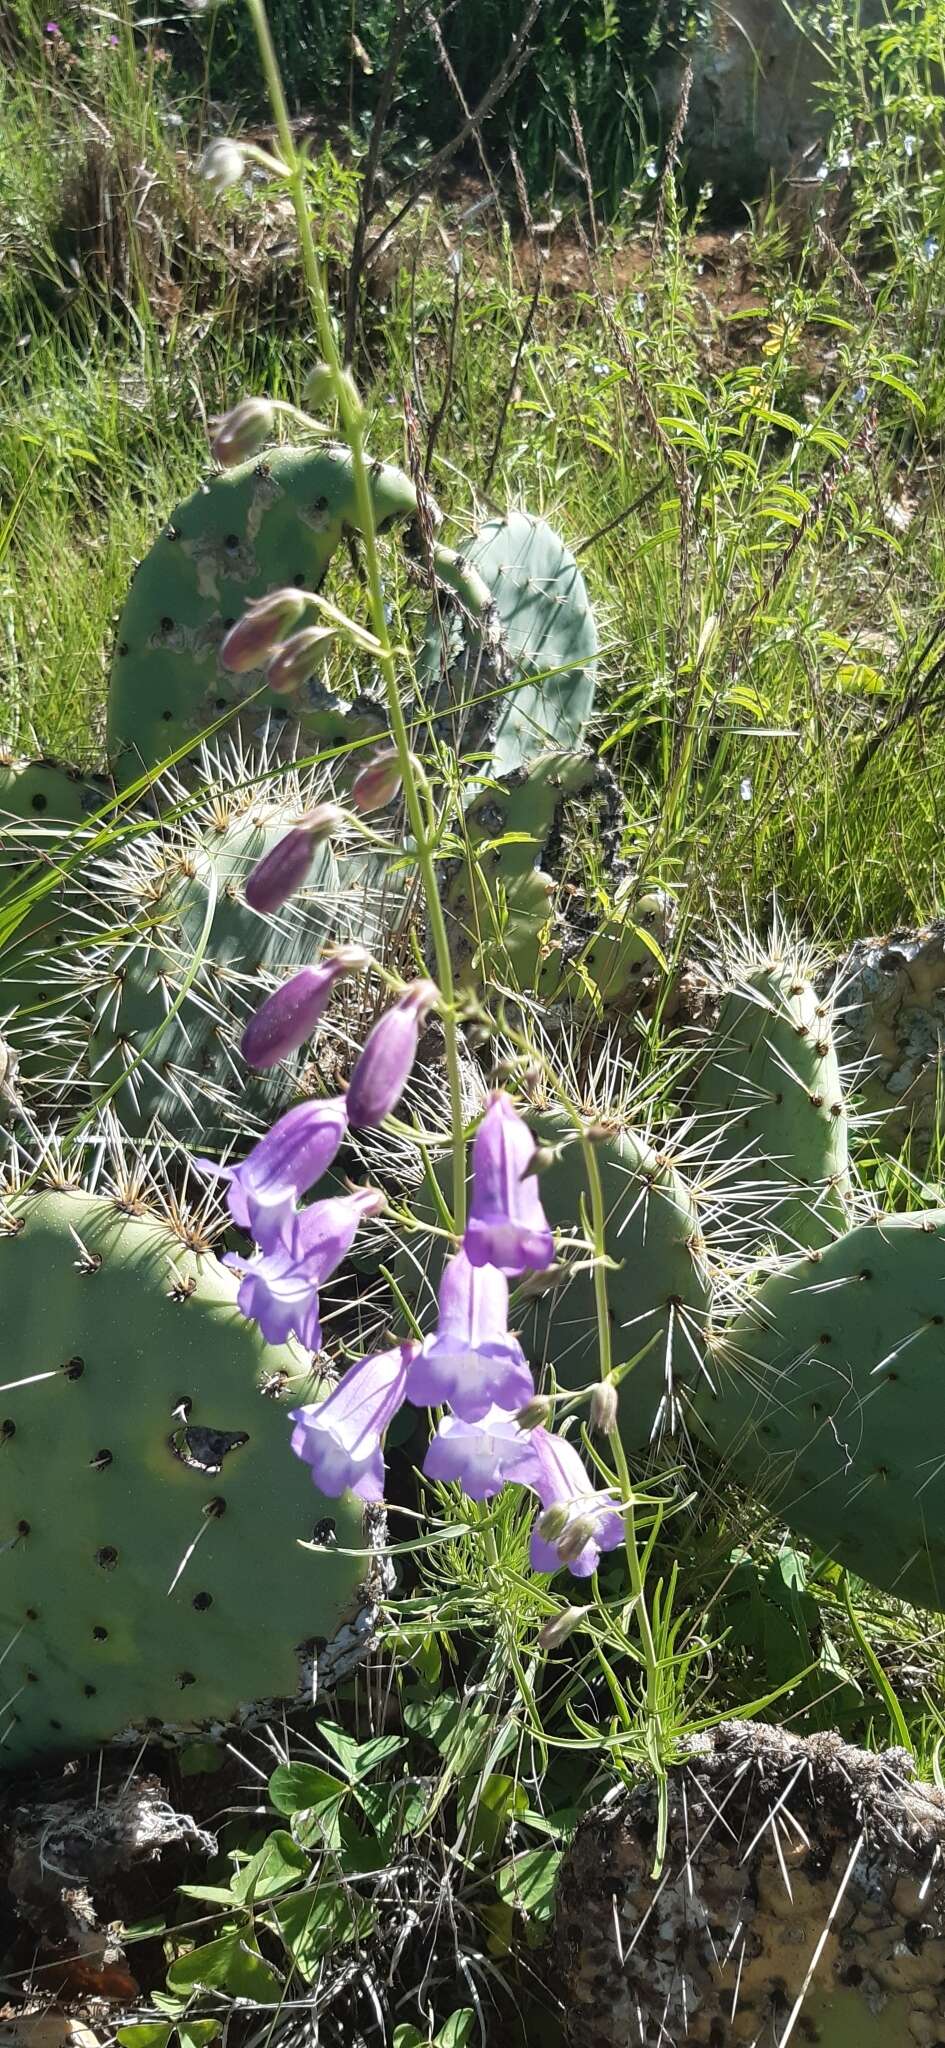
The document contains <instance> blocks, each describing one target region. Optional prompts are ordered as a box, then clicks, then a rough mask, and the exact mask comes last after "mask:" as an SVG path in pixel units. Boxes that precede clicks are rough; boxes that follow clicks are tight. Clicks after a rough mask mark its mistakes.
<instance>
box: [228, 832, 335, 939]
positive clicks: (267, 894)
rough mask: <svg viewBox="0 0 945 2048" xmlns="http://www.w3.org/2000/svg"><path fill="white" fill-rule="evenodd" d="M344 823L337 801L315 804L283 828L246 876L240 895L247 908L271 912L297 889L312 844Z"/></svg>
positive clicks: (308, 864) (305, 872)
mask: <svg viewBox="0 0 945 2048" xmlns="http://www.w3.org/2000/svg"><path fill="white" fill-rule="evenodd" d="M343 824H344V812H343V811H341V810H339V808H338V805H337V804H316V806H315V809H314V810H312V811H309V812H307V813H306V816H305V817H304V818H302V819H301V820H300V822H299V824H298V825H295V826H293V828H292V831H291V832H286V833H285V834H284V836H283V838H281V839H280V840H279V841H278V842H277V844H276V845H275V846H274V847H272V849H271V851H270V852H269V853H264V854H263V857H262V860H258V861H257V862H256V866H255V867H254V868H253V870H252V873H251V874H250V875H249V876H248V877H247V881H246V886H245V888H244V890H243V895H244V896H245V898H246V901H247V903H248V904H249V907H250V910H258V911H260V912H261V914H262V915H263V916H271V914H272V912H273V911H274V910H281V909H282V905H283V904H284V903H288V900H289V897H290V896H294V894H295V891H296V889H300V888H301V886H302V883H303V882H304V881H305V879H306V876H307V875H308V871H309V868H310V867H311V865H312V859H313V857H314V853H315V848H316V846H318V845H319V843H320V842H321V840H323V839H328V838H329V837H330V835H331V834H332V833H333V832H337V831H338V830H339V828H340V826H342V825H343Z"/></svg>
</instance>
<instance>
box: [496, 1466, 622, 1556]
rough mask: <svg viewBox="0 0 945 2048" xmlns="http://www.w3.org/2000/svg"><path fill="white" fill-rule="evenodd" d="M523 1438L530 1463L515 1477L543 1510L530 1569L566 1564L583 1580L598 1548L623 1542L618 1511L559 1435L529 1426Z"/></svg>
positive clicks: (609, 1548)
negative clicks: (529, 1490) (529, 1489)
mask: <svg viewBox="0 0 945 2048" xmlns="http://www.w3.org/2000/svg"><path fill="white" fill-rule="evenodd" d="M529 1443H530V1446H531V1450H532V1454H533V1458H534V1464H533V1466H532V1467H531V1468H530V1470H526V1469H525V1468H524V1467H523V1468H522V1469H521V1473H520V1474H516V1475H515V1476H516V1477H519V1476H520V1478H521V1483H522V1485H523V1486H530V1487H531V1488H532V1490H533V1492H535V1493H537V1495H538V1498H539V1500H540V1502H541V1505H542V1509H543V1511H544V1512H543V1513H542V1514H540V1515H539V1516H538V1519H537V1521H536V1523H535V1526H534V1528H533V1530H532V1540H531V1565H532V1570H533V1571H536V1572H557V1571H560V1570H561V1568H562V1565H567V1567H568V1570H569V1571H570V1572H572V1573H573V1575H574V1577H575V1578H576V1579H589V1578H590V1576H591V1573H592V1572H596V1570H597V1567H598V1565H599V1563H600V1557H601V1552H602V1551H604V1550H617V1549H618V1548H619V1546H620V1544H621V1543H622V1542H623V1539H624V1522H623V1516H622V1515H621V1514H619V1513H618V1511H617V1509H616V1508H615V1507H614V1505H613V1503H612V1501H610V1500H608V1498H607V1495H606V1494H603V1493H598V1492H597V1490H596V1488H595V1487H594V1486H593V1485H592V1483H591V1480H590V1478H589V1476H588V1473H587V1472H586V1471H585V1468H584V1464H583V1462H582V1460H581V1458H580V1457H579V1455H578V1453H577V1451H576V1450H575V1448H574V1445H573V1444H569V1443H568V1442H567V1440H566V1438H565V1437H562V1436H555V1435H553V1434H552V1432H551V1431H550V1430H547V1429H533V1430H532V1433H531V1436H530V1438H529Z"/></svg>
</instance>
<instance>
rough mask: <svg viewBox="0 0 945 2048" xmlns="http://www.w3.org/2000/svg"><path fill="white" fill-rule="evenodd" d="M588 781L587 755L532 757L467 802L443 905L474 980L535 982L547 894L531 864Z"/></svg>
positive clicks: (590, 762)
mask: <svg viewBox="0 0 945 2048" xmlns="http://www.w3.org/2000/svg"><path fill="white" fill-rule="evenodd" d="M595 779H596V763H595V761H594V759H593V756H592V755H590V754H584V753H546V754H540V755H539V756H538V758H537V759H536V760H534V761H533V762H532V763H531V764H530V766H529V769H528V771H527V773H526V771H525V770H524V769H521V768H520V769H518V770H516V771H515V772H514V773H512V774H510V775H506V776H504V777H502V778H501V779H497V780H492V779H491V778H490V781H489V783H488V785H487V786H486V787H485V788H484V789H482V790H481V791H480V792H479V793H478V794H477V795H476V797H475V798H474V801H473V802H472V803H471V804H470V806H469V808H468V810H467V812H466V820H465V822H466V831H467V833H468V838H469V849H470V851H469V856H468V858H466V859H464V860H462V861H460V862H458V863H457V865H456V867H455V869H454V871H453V874H452V876H451V878H450V881H449V883H448V886H447V891H446V904H447V907H448V909H449V912H450V916H451V921H452V927H453V932H454V953H455V956H456V959H457V962H458V963H459V964H465V963H466V962H467V961H468V962H469V963H470V964H471V965H472V968H473V971H474V972H475V973H476V975H477V976H478V977H479V978H481V979H484V980H488V979H490V978H492V977H493V976H498V977H499V978H502V977H503V976H505V977H508V976H510V975H511V976H512V977H514V981H515V984H516V985H517V986H518V987H520V988H534V987H535V985H536V983H537V980H538V974H539V966H540V963H541V961H542V959H543V957H544V956H545V954H546V952H547V950H548V948H547V947H546V946H543V945H542V935H543V932H544V931H545V928H546V927H547V926H548V925H549V922H550V920H551V918H552V915H553V904H552V898H553V895H554V881H553V878H552V876H551V875H549V874H547V873H546V872H545V870H544V869H543V867H542V866H540V865H538V863H539V862H540V860H541V856H542V854H543V851H544V850H545V847H546V845H547V843H548V841H549V839H550V838H551V837H552V836H553V834H554V832H555V830H556V823H557V819H558V817H559V814H560V812H561V810H562V807H563V806H564V805H565V804H566V802H567V800H568V798H569V797H572V796H576V795H578V794H580V793H582V792H585V791H588V790H589V789H591V788H592V787H593V785H594V783H595ZM558 978H560V969H559V976H558Z"/></svg>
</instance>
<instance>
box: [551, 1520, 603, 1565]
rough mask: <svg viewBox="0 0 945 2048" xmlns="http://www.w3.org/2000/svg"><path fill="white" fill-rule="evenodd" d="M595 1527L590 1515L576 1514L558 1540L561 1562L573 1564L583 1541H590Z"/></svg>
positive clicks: (582, 1547)
mask: <svg viewBox="0 0 945 2048" xmlns="http://www.w3.org/2000/svg"><path fill="white" fill-rule="evenodd" d="M595 1534H596V1529H595V1525H594V1523H593V1521H592V1520H591V1517H590V1515H578V1516H577V1518H576V1520H575V1521H573V1522H570V1523H569V1524H568V1527H567V1528H566V1529H565V1532H564V1535H563V1536H560V1537H559V1538H558V1539H557V1540H558V1556H559V1557H560V1559H561V1562H562V1564H574V1563H576V1561H577V1559H578V1558H579V1557H580V1555H581V1552H582V1550H583V1549H584V1545H585V1543H590V1541H591V1538H592V1537H593V1536H594V1535H595Z"/></svg>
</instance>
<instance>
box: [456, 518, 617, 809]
mask: <svg viewBox="0 0 945 2048" xmlns="http://www.w3.org/2000/svg"><path fill="white" fill-rule="evenodd" d="M459 561H460V562H461V564H462V565H463V566H464V567H465V568H467V569H469V570H472V571H475V574H476V576H477V577H478V578H479V579H481V581H482V583H483V584H484V585H485V586H486V588H487V590H488V592H489V594H490V597H491V607H490V610H489V611H488V613H486V614H485V615H478V614H477V615H476V616H470V615H469V613H468V612H467V613H466V615H465V617H460V616H459V615H457V614H456V613H450V612H449V611H447V614H446V616H445V618H444V615H443V612H442V609H441V608H438V609H437V611H436V613H435V615H434V617H433V618H432V619H431V621H430V624H429V626H428V629H427V635H426V640H425V644H424V648H423V652H422V654H421V657H420V662H419V664H418V676H419V680H420V683H421V693H422V701H423V703H424V705H425V706H426V705H427V704H428V703H429V701H430V699H431V697H432V701H433V703H434V705H435V706H436V707H438V708H439V709H440V710H441V711H442V712H445V713H446V718H445V720H444V734H445V736H446V737H447V738H449V739H450V740H452V741H453V743H454V744H459V745H461V746H462V749H463V751H464V752H468V751H470V750H473V751H476V752H484V753H485V754H486V755H487V756H488V757H489V759H490V772H491V774H492V775H493V776H495V777H496V778H499V777H501V776H504V775H509V774H511V773H512V772H513V771H515V770H520V769H521V768H522V767H523V766H525V765H528V764H530V763H531V762H532V761H533V760H534V758H535V756H536V755H538V754H542V753H545V752H546V751H547V750H548V749H549V748H557V749H560V750H562V751H566V750H569V749H572V748H575V747H578V746H579V745H580V743H581V739H582V736H583V733H584V729H585V726H586V724H587V721H588V719H589V718H590V715H591V712H592V710H593V706H594V690H595V686H596V676H597V651H598V637H597V627H596V625H595V622H594V614H593V612H592V610H591V607H590V603H589V601H588V595H587V590H586V588H585V584H584V578H583V576H582V575H581V571H580V569H579V568H578V566H577V563H576V562H575V560H574V556H573V555H572V554H571V553H570V552H569V550H568V549H567V548H566V547H565V544H564V542H563V541H562V540H560V539H559V537H558V535H557V534H556V533H553V532H552V530H551V528H550V527H549V526H546V525H545V523H544V521H543V520H541V519H532V518H531V517H530V516H529V515H528V514H527V513H524V512H510V513H509V514H508V516H507V517H506V518H505V519H490V520H488V521H487V522H486V524H485V525H484V526H482V527H480V529H479V531H478V533H476V534H475V535H474V537H473V539H472V540H471V541H469V542H468V543H467V544H466V546H464V547H463V549H462V550H461V553H460V556H459ZM477 587H478V586H477Z"/></svg>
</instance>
